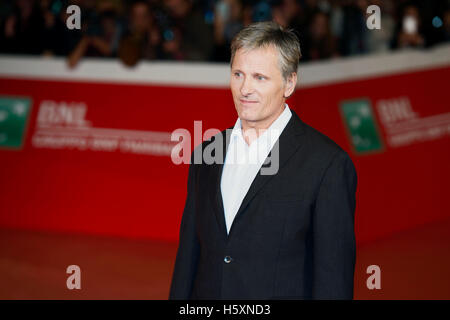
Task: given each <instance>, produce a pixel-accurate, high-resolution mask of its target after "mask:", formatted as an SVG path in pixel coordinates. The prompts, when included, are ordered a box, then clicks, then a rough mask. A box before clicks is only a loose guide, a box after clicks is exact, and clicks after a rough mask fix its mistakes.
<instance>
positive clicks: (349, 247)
mask: <svg viewBox="0 0 450 320" xmlns="http://www.w3.org/2000/svg"><path fill="white" fill-rule="evenodd" d="M356 185H357V176H356V170H355V167H354V165H353V163H352V161H351V159H350V157H349V156H348V154H347V153H346V152H344V151H342V150H339V151H338V152H337V153H336V154H335V155H334V157H333V159H332V161H331V163H330V165H329V166H328V168H327V169H326V171H325V173H324V176H323V177H322V182H321V184H320V187H319V191H318V195H317V199H316V204H315V208H314V213H313V220H312V221H313V283H312V298H313V299H353V276H354V270H355V260H356V243H355V232H354V218H355V206H356V200H355V194H356Z"/></svg>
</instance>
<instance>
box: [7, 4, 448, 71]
mask: <svg viewBox="0 0 450 320" xmlns="http://www.w3.org/2000/svg"><path fill="white" fill-rule="evenodd" d="M71 4H74V5H78V6H79V7H80V8H81V24H82V27H81V30H69V29H68V28H67V27H66V20H67V18H68V15H67V13H66V8H67V6H69V5H71ZM369 5H377V6H378V7H379V8H380V13H381V15H380V21H381V29H374V30H369V29H368V28H367V25H366V22H367V18H368V16H369V14H368V13H367V7H368V6H369ZM449 8H450V3H449V1H442V0H441V1H439V0H431V1H417V0H416V1H415V0H399V1H393V0H42V1H37V0H4V1H2V2H1V3H0V53H6V54H26V55H47V56H50V55H55V56H65V57H67V58H68V65H69V66H71V67H74V66H75V65H76V64H77V63H78V62H79V61H80V59H82V58H83V57H104V58H120V59H121V61H122V62H123V63H124V64H125V65H127V66H133V65H135V64H136V63H137V62H138V61H140V60H178V61H216V62H228V61H229V58H230V49H229V46H230V43H231V40H232V39H233V37H234V35H235V34H237V33H238V32H239V31H240V30H241V29H242V28H243V27H245V26H247V25H249V24H250V23H252V22H257V21H269V20H273V21H276V22H277V23H279V24H280V25H281V26H283V27H286V28H291V29H293V30H294V31H295V33H296V34H297V36H298V37H299V39H300V44H301V47H302V49H303V52H304V57H303V58H302V62H303V61H305V62H306V61H308V60H322V59H329V58H335V57H345V56H353V55H361V54H370V53H383V52H389V51H392V50H396V49H402V48H427V47H431V46H434V45H437V44H439V43H443V42H448V41H449V33H450V31H449V28H450V27H449V24H450V22H449V19H450V18H449V15H450V13H449V12H450V11H449Z"/></svg>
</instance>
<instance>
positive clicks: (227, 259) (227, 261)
mask: <svg viewBox="0 0 450 320" xmlns="http://www.w3.org/2000/svg"><path fill="white" fill-rule="evenodd" d="M231 260H233V259H231V257H230V256H226V257H225V258H224V259H223V261H225V263H230V262H231Z"/></svg>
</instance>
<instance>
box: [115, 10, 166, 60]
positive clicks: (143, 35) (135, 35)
mask: <svg viewBox="0 0 450 320" xmlns="http://www.w3.org/2000/svg"><path fill="white" fill-rule="evenodd" d="M160 44H161V36H160V30H159V28H158V27H157V26H156V24H155V17H154V14H153V10H152V8H151V6H150V5H149V4H148V2H145V1H138V2H135V3H134V4H132V6H131V8H130V10H129V22H128V28H127V31H126V33H125V34H124V36H123V37H122V39H121V41H120V46H119V57H120V59H121V61H122V62H123V63H124V64H125V65H128V66H134V65H135V64H136V63H137V62H138V61H139V60H141V59H145V60H152V59H157V58H159V57H160V55H161V54H160Z"/></svg>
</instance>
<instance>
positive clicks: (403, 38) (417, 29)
mask: <svg viewBox="0 0 450 320" xmlns="http://www.w3.org/2000/svg"><path fill="white" fill-rule="evenodd" d="M398 26H399V27H398V30H397V37H396V38H397V41H396V44H395V45H396V47H397V48H406V47H415V48H417V47H424V46H425V38H424V36H423V25H422V21H421V17H420V15H419V9H418V8H417V7H416V6H414V5H407V6H406V7H405V8H404V9H403V13H402V16H401V18H400V21H399V24H398Z"/></svg>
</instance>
